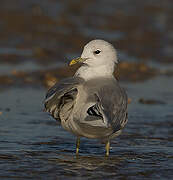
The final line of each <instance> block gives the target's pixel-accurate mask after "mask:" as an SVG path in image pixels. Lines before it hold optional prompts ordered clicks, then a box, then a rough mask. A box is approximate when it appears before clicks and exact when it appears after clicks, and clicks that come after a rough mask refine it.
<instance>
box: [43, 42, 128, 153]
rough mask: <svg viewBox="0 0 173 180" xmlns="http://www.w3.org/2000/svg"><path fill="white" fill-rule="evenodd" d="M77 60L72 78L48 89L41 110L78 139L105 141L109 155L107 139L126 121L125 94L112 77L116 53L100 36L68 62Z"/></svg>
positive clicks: (115, 64) (117, 133)
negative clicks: (43, 106)
mask: <svg viewBox="0 0 173 180" xmlns="http://www.w3.org/2000/svg"><path fill="white" fill-rule="evenodd" d="M76 63H80V64H81V66H80V67H79V68H78V70H77V71H76V73H75V74H74V76H73V77H70V78H66V79H63V80H62V81H60V82H58V83H57V84H55V85H54V86H53V87H52V88H50V89H49V90H48V92H47V94H46V98H45V110H46V111H47V112H49V113H50V114H51V116H52V117H53V118H54V119H56V120H57V121H60V123H61V126H62V127H63V128H64V129H65V130H67V131H69V132H71V133H72V134H74V135H75V136H77V140H76V155H78V154H79V145H80V138H81V137H87V138H94V139H99V140H101V141H102V142H105V150H106V154H105V155H106V156H109V149H110V140H111V139H113V138H115V137H117V136H118V135H119V134H120V133H121V131H122V129H123V128H124V126H125V125H126V123H127V121H128V117H127V95H126V92H125V91H124V89H123V88H121V87H120V86H119V84H118V82H117V80H116V78H115V77H114V75H113V73H114V69H115V68H116V67H117V64H118V60H117V52H116V50H115V48H114V47H113V45H112V44H110V43H109V42H106V41H104V40H101V39H96V40H92V41H90V42H89V43H88V44H86V45H85V46H84V49H83V52H82V54H81V57H79V58H76V59H73V60H72V61H71V62H70V64H69V65H73V64H76Z"/></svg>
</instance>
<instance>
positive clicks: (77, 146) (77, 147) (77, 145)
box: [76, 137, 80, 155]
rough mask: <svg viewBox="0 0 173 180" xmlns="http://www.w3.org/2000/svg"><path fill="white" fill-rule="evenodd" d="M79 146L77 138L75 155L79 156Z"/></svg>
mask: <svg viewBox="0 0 173 180" xmlns="http://www.w3.org/2000/svg"><path fill="white" fill-rule="evenodd" d="M79 145H80V138H79V137H77V140H76V155H78V154H79Z"/></svg>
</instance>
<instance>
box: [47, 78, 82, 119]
mask: <svg viewBox="0 0 173 180" xmlns="http://www.w3.org/2000/svg"><path fill="white" fill-rule="evenodd" d="M82 82H83V80H82V79H81V78H75V77H73V78H67V79H64V80H62V81H60V82H58V83H56V84H55V85H54V86H53V87H52V88H50V89H49V90H48V92H47V94H46V99H45V103H44V105H45V110H46V111H47V112H49V113H50V114H51V115H52V116H53V117H54V118H55V119H57V120H60V112H61V111H65V112H63V116H64V118H65V119H68V116H69V113H70V112H71V110H72V108H73V105H74V101H75V99H76V96H77V93H78V85H79V84H80V83H82ZM64 107H65V108H64Z"/></svg>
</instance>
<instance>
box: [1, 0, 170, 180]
mask: <svg viewBox="0 0 173 180" xmlns="http://www.w3.org/2000/svg"><path fill="white" fill-rule="evenodd" d="M103 7H104V8H103ZM172 13H173V3H172V0H164V1H162V0H145V1H138V0H131V1H129V0H116V1H114V0H110V1H107V0H100V1H97V0H92V1H90V0H88V1H85V2H84V1H78V0H77V1H76V0H71V1H70V3H69V1H68V0H64V1H55V0H42V1H40V0H30V1H25V2H24V1H21V0H13V1H11V0H2V2H1V6H0V29H1V31H0V77H1V76H2V79H1V81H0V83H2V84H0V179H16V180H18V179H58V180H59V179H72V180H73V179H89V180H90V179H105V180H108V179H121V180H122V179H132V180H135V179H142V180H143V179H147V180H148V179H151V180H153V179H156V178H159V179H163V180H170V179H172V178H173V83H172V82H173V77H172V76H164V75H163V74H164V73H161V74H162V75H161V76H156V77H155V78H153V76H151V79H150V80H147V81H142V80H143V79H142V77H141V82H140V81H139V82H138V83H132V82H131V83H130V82H121V84H122V86H123V87H125V89H126V91H127V93H128V96H129V98H131V99H132V102H131V104H129V106H128V108H129V122H128V124H127V126H126V127H125V129H124V131H123V133H122V135H120V136H119V137H117V138H116V139H114V140H112V143H111V150H110V156H109V157H105V156H104V154H105V150H104V144H101V143H100V142H98V141H97V140H90V139H86V138H82V139H81V146H80V155H79V156H78V157H76V156H75V137H74V136H72V135H71V134H69V133H68V132H66V131H64V130H63V129H62V128H61V127H60V126H59V125H58V124H57V123H56V122H55V120H54V119H53V118H51V117H50V116H49V115H48V114H47V113H45V112H43V100H44V96H45V93H46V90H45V88H43V87H42V86H41V84H40V83H39V82H38V81H39V80H40V78H38V79H37V81H35V84H34V83H33V84H30V86H28V84H25V83H24V82H25V81H22V83H20V82H19V83H16V84H15V82H14V81H15V80H16V79H15V78H14V79H13V84H12V85H10V86H8V84H7V85H6V86H4V84H3V82H4V81H3V75H12V74H15V71H23V72H32V71H38V70H43V69H47V68H49V69H51V68H52V67H55V66H56V67H60V66H62V65H63V64H64V63H68V61H69V59H72V58H73V57H77V56H79V54H80V52H81V47H82V46H83V45H84V44H85V43H86V42H88V41H89V40H91V39H93V38H94V39H95V38H102V39H105V40H108V41H110V42H112V43H113V44H114V45H115V47H116V48H117V49H118V57H119V58H118V59H119V60H120V61H128V62H144V63H147V64H149V65H150V66H152V67H156V68H157V69H158V70H160V71H161V72H164V71H166V70H167V69H169V70H173V65H172V62H173V53H172V52H173V34H172V28H173V23H172V17H173V16H172ZM13 72H14V73H13ZM63 72H64V71H63ZM38 76H39V73H38ZM60 77H61V76H60ZM62 77H65V76H62ZM139 79H140V78H139ZM37 83H38V84H37ZM141 98H142V99H143V100H144V101H140V102H144V104H142V103H140V102H139V100H140V99H141ZM145 100H146V101H145ZM147 100H156V101H152V103H147V104H145V102H147ZM148 102H151V101H148ZM153 102H154V103H153Z"/></svg>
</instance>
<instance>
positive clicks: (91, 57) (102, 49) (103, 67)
mask: <svg viewBox="0 0 173 180" xmlns="http://www.w3.org/2000/svg"><path fill="white" fill-rule="evenodd" d="M76 62H82V63H83V65H82V66H81V67H80V68H79V69H78V71H77V72H76V74H75V75H77V76H81V77H83V78H84V79H91V78H92V77H96V76H97V77H99V76H112V74H113V72H114V68H115V65H116V64H117V63H118V61H117V53H116V50H115V48H114V47H113V45H112V44H110V43H108V42H106V41H104V40H99V39H98V40H92V41H90V42H89V43H88V44H86V45H85V47H84V49H83V52H82V55H81V57H80V58H78V59H74V60H72V61H71V64H75V63H76Z"/></svg>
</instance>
